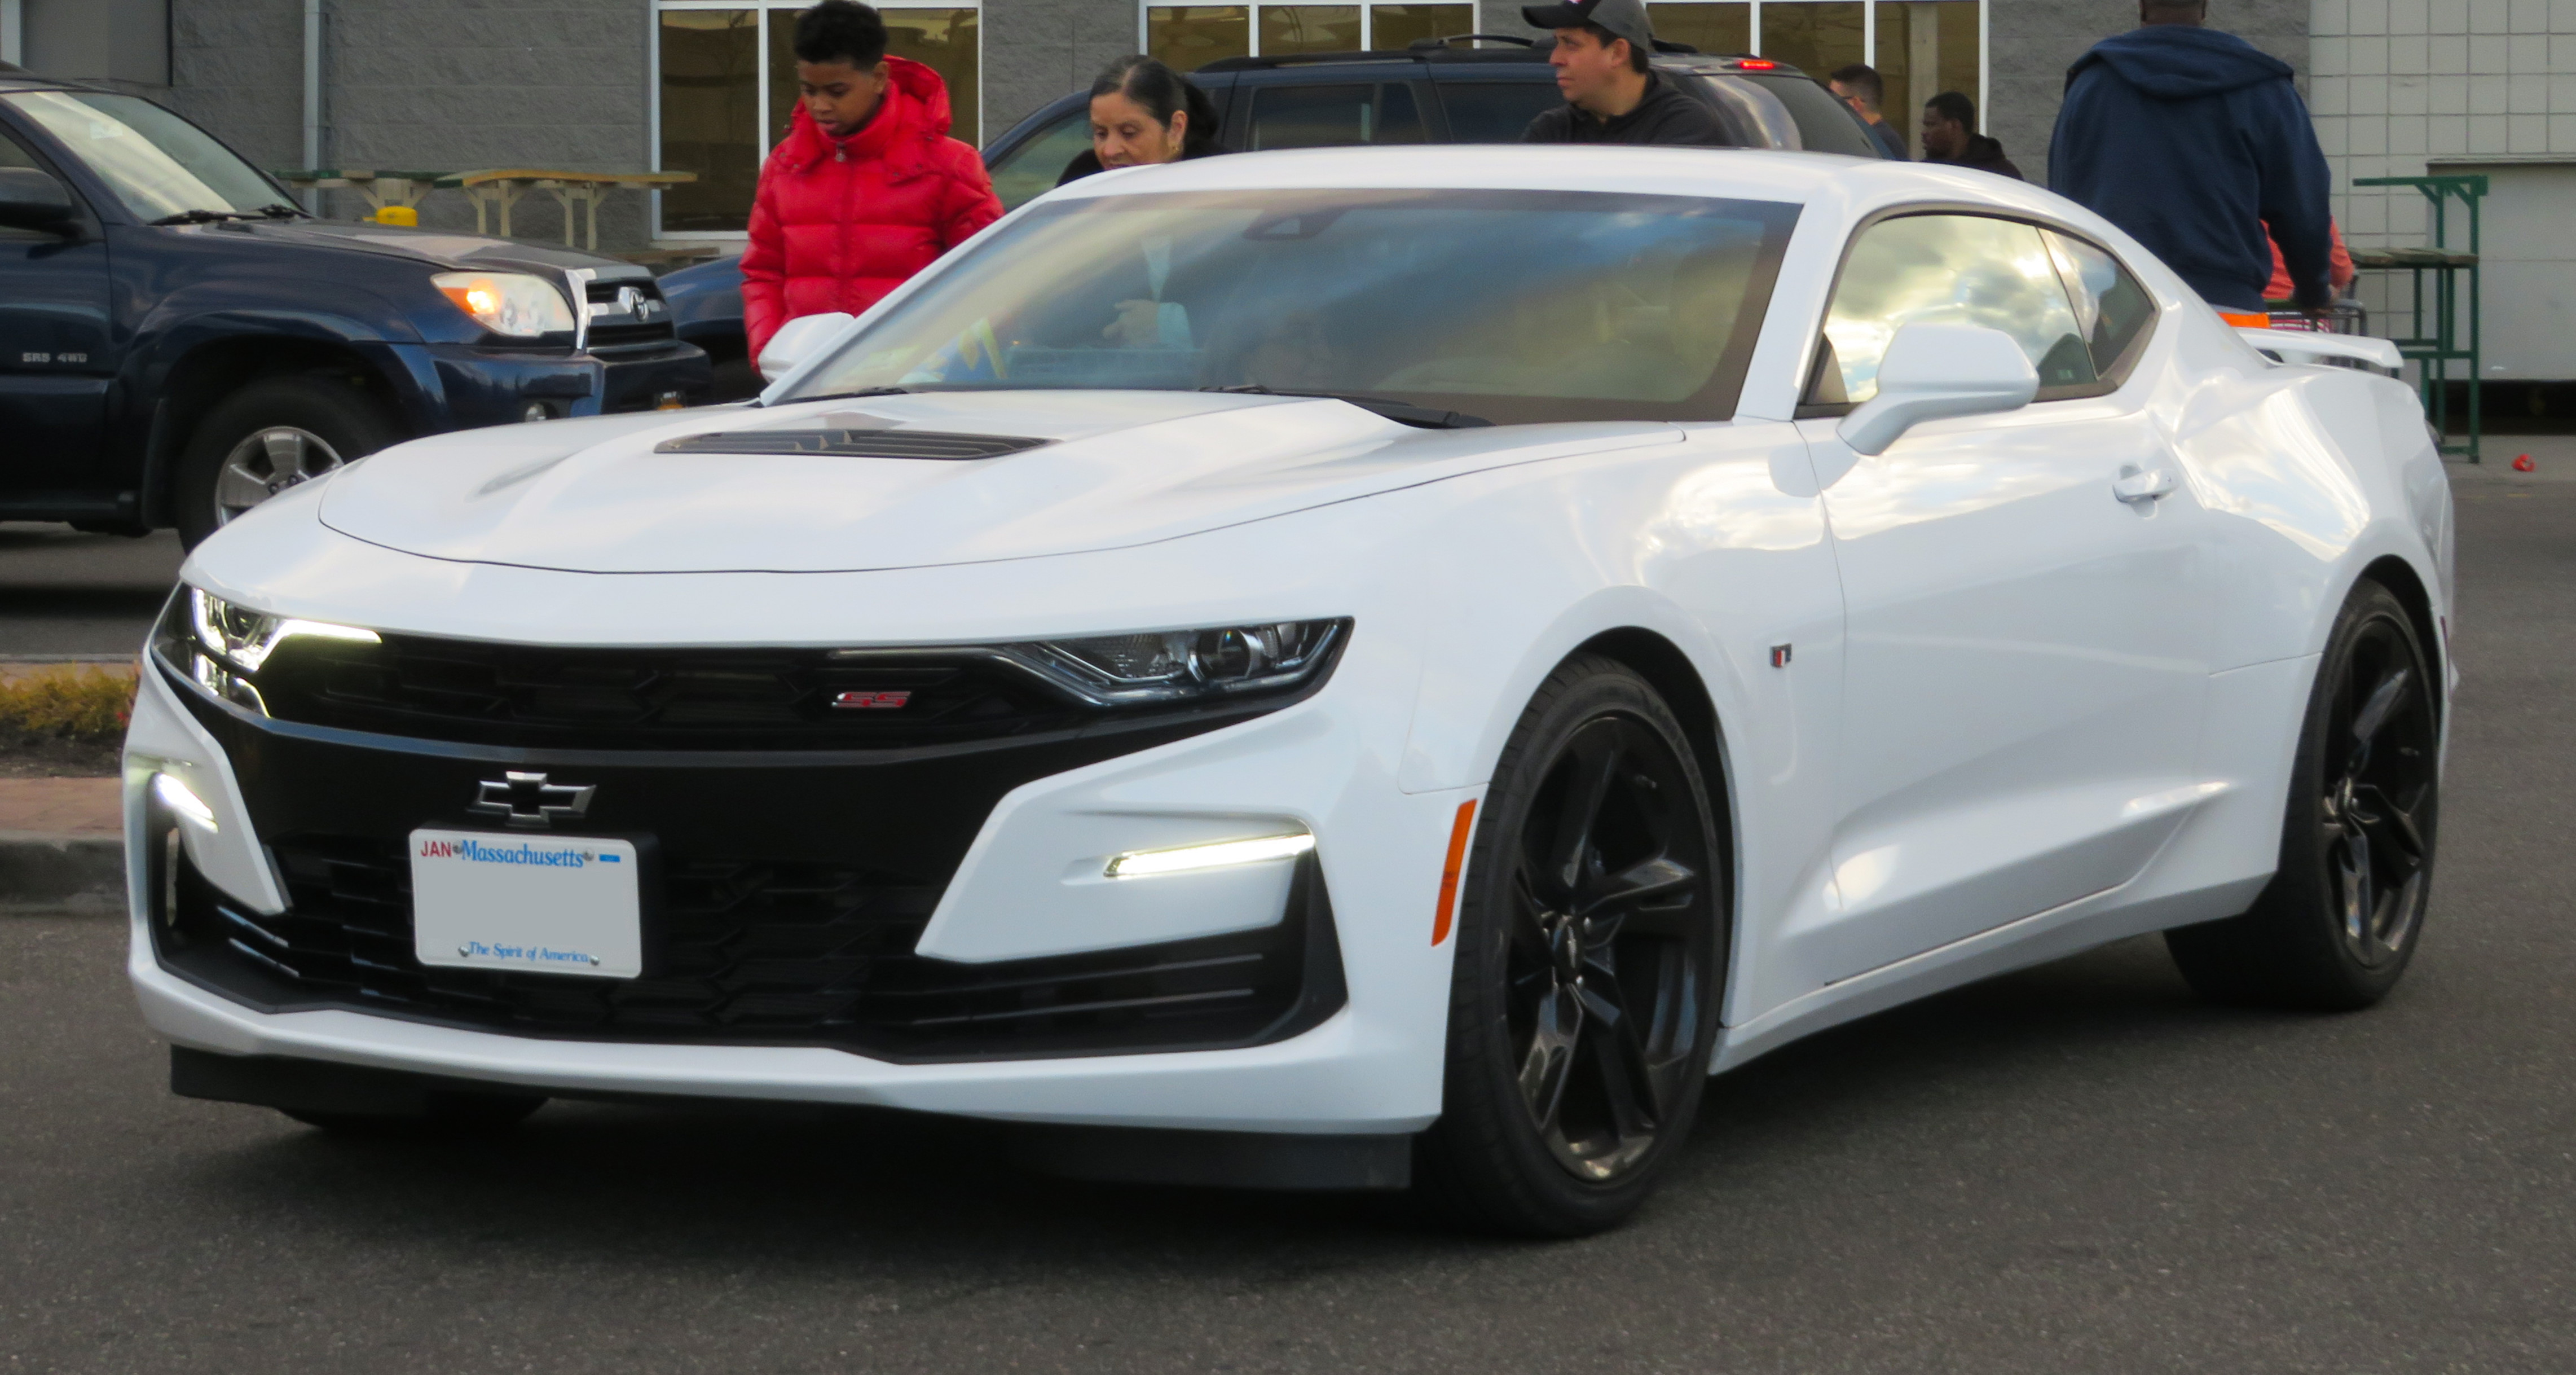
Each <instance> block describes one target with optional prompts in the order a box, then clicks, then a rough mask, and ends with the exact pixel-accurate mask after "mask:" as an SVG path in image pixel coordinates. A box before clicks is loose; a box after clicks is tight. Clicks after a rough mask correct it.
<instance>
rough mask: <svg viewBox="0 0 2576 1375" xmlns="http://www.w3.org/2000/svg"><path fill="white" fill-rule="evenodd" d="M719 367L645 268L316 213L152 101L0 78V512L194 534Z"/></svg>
mask: <svg viewBox="0 0 2576 1375" xmlns="http://www.w3.org/2000/svg"><path fill="white" fill-rule="evenodd" d="M709 376H710V374H709V369H708V364H707V358H706V355H705V354H704V353H703V352H701V351H700V350H699V349H697V348H696V347H695V346H694V345H691V344H688V343H685V342H682V341H681V340H680V339H678V338H677V337H676V336H675V335H674V333H673V328H672V322H671V317H670V310H669V308H668V306H667V305H666V304H665V303H664V301H663V298H662V294H661V291H660V289H659V288H658V287H657V286H656V285H655V283H654V280H653V275H652V273H650V272H648V271H646V270H645V269H643V268H641V267H637V266H634V265H632V264H628V263H622V262H618V261H616V260H615V259H611V258H602V257H598V256H595V255H592V254H586V253H575V252H569V251H565V250H562V249H552V248H543V247H537V246H532V245H529V244H523V243H515V242H512V241H510V240H506V239H493V238H484V237H481V236H477V235H470V234H451V233H438V232H431V231H422V230H411V229H397V228H393V227H390V226H382V225H375V224H351V223H326V222H323V221H320V220H316V219H314V218H312V217H311V216H309V215H306V214H305V213H304V212H303V211H301V210H298V209H296V208H295V206H294V203H293V201H292V199H291V198H290V197H289V195H288V194H287V192H286V191H285V189H284V188H282V187H280V186H279V185H278V184H277V183H276V182H274V181H272V180H270V179H269V178H268V176H267V175H265V174H264V173H262V172H260V171H259V170H258V169H257V168H254V167H252V166H251V165H250V164H249V163H247V162H245V161H243V160H242V158H241V157H240V156H239V155H238V154H236V153H234V152H233V151H232V150H231V149H229V148H227V147H225V146H224V145H223V144H222V143H220V142H218V141H216V140H215V139H214V138H213V137H212V136H211V135H209V134H207V133H206V132H205V131H204V130H202V129H199V128H197V127H196V126H195V125H193V124H190V123H188V122H187V121H186V120H184V119H181V118H180V117H179V116H177V115H175V114H172V113H170V112H169V111H168V110H165V109H162V108H161V107H160V106H158V105H155V104H153V103H151V102H150V101H147V100H143V99H141V98H139V97H136V96H130V95H123V94H119V93H117V92H114V91H109V90H104V89H100V88H97V87H93V86H87V85H83V84H81V83H78V82H68V81H53V80H47V79H44V78H39V77H33V76H29V75H26V74H25V73H23V72H20V71H18V70H17V69H15V68H8V67H0V435H5V436H6V443H5V444H0V520H47V521H68V522H70V523H71V524H72V525H74V526H76V527H78V528H80V529H84V530H98V531H116V532H123V533H138V534H139V533H141V532H142V531H145V530H148V529H153V528H157V527H162V526H173V525H175V526H177V527H178V528H179V530H180V533H181V534H182V535H183V536H184V537H185V538H186V540H187V541H188V543H190V544H194V543H196V542H197V541H198V540H201V539H204V538H205V537H206V536H207V535H208V534H211V533H212V532H213V531H214V530H215V528H216V527H217V526H219V525H221V524H223V523H224V522H225V521H226V520H229V519H231V518H232V517H234V516H236V515H239V514H240V513H242V512H243V511H245V510H248V509H249V508H250V507H252V506H254V505H257V504H258V503H259V502H261V501H264V500H266V499H267V498H268V497H269V496H271V495H273V494H275V493H276V492H278V491H280V490H282V489H284V488H286V487H288V486H291V485H293V484H295V483H298V482H302V481H304V480H305V479H307V478H310V477H314V476H317V475H319V474H320V473H323V472H326V471H328V470H330V469H332V468H334V467H337V466H339V465H340V464H342V463H346V462H348V461H350V460H352V459H355V458H357V457H359V456H361V455H364V454H368V453H372V452H374V451H375V450H377V449H380V448H383V447H385V446H386V445H388V444H393V443H397V442H399V441H401V440H404V439H409V438H411V437H413V436H415V435H423V434H434V433H437V432H439V431H442V430H458V429H466V428H470V427H473V426H477V425H498V424H506V423H512V422H518V421H526V420H539V419H546V418H551V417H556V416H569V415H595V414H598V413H600V412H602V411H626V410H642V409H647V408H650V407H655V406H677V405H680V404H683V403H685V402H686V401H688V400H691V399H694V398H696V397H697V396H699V395H700V394H702V393H703V392H705V391H706V389H707V387H708V383H709Z"/></svg>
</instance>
